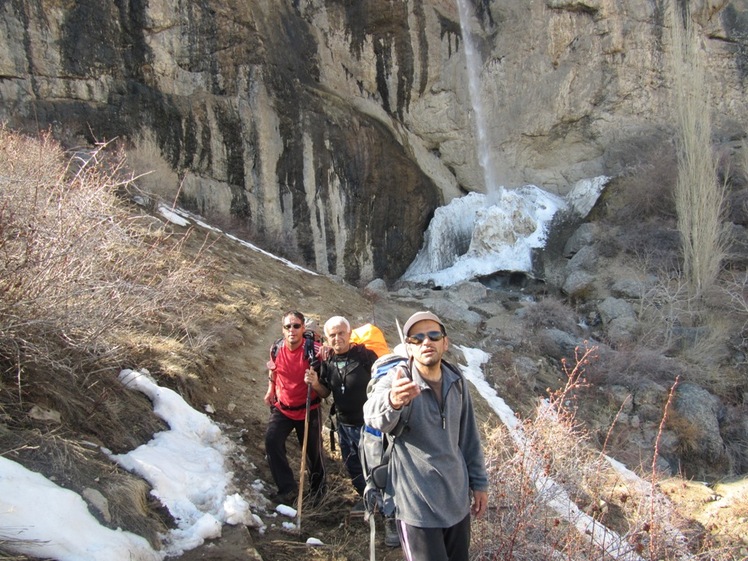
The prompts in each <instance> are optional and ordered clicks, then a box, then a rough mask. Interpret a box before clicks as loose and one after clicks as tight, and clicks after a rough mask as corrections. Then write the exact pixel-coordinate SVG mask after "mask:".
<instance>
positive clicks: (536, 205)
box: [402, 0, 609, 287]
mask: <svg viewBox="0 0 748 561" xmlns="http://www.w3.org/2000/svg"><path fill="white" fill-rule="evenodd" d="M470 2H471V0H457V6H458V8H459V15H460V30H461V32H462V43H463V45H464V46H465V61H466V67H467V77H468V86H469V92H470V104H471V106H472V113H473V121H474V123H475V132H476V138H477V143H476V150H477V153H478V160H479V163H480V166H481V169H482V170H483V177H484V181H485V185H486V194H482V193H470V194H468V195H466V196H464V197H460V198H457V199H453V200H452V201H451V202H450V203H449V204H447V205H446V206H443V207H440V208H438V209H436V211H435V212H434V217H433V218H432V220H431V223H430V224H429V227H428V230H427V231H426V233H425V235H424V244H423V247H421V249H420V251H419V252H418V255H416V258H415V259H414V260H413V262H412V263H411V264H410V266H409V267H408V269H407V270H406V271H405V273H404V274H403V276H402V279H403V280H406V281H410V282H415V283H422V284H426V283H434V284H435V285H438V286H442V287H445V286H451V285H454V284H457V283H459V282H462V281H465V280H472V279H479V278H483V277H489V276H491V275H493V274H494V273H496V272H500V271H503V272H524V273H529V272H531V271H532V270H533V263H532V254H533V250H535V249H538V248H542V247H544V246H545V242H546V236H547V234H548V228H549V225H550V223H551V220H552V219H553V217H554V216H555V214H556V213H557V212H558V211H559V210H562V209H563V210H569V209H570V210H571V211H573V212H574V213H575V214H578V215H580V216H586V214H587V213H588V212H589V210H590V209H591V208H592V205H593V204H594V201H596V200H597V198H598V196H599V195H600V192H601V191H602V189H603V188H604V187H605V185H606V184H607V182H608V180H609V178H608V177H605V176H599V177H596V178H593V179H585V180H580V181H579V182H577V184H576V185H574V187H572V189H571V191H570V192H569V193H568V194H567V196H566V197H565V198H564V197H560V196H558V195H554V194H552V193H548V192H547V191H544V190H543V189H541V188H539V187H537V186H535V185H524V186H522V187H519V188H512V189H509V190H507V189H505V188H504V186H502V185H500V184H499V181H498V179H497V175H496V173H497V169H496V163H495V162H494V157H493V156H494V155H493V153H492V151H491V142H490V141H489V140H490V139H489V138H488V130H487V129H488V127H487V124H488V120H487V119H486V116H485V115H484V113H485V109H484V107H483V99H482V96H481V76H480V74H481V72H480V70H481V68H482V62H481V60H480V56H479V55H478V52H477V50H476V48H475V42H474V41H473V39H474V37H475V35H474V34H473V33H471V26H470V25H469V22H471V21H473V20H474V21H475V22H476V25H477V24H478V22H477V18H475V16H474V15H473V11H472V8H471V4H470Z"/></svg>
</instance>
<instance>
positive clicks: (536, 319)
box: [523, 298, 579, 333]
mask: <svg viewBox="0 0 748 561" xmlns="http://www.w3.org/2000/svg"><path fill="white" fill-rule="evenodd" d="M523 322H524V324H525V325H526V326H527V327H528V328H529V329H531V330H532V331H537V330H538V329H547V328H555V329H560V330H562V331H567V332H569V333H574V332H577V331H578V330H579V320H578V318H577V317H576V314H575V313H574V310H572V309H571V308H569V307H567V306H565V305H564V304H563V303H562V302H560V301H558V300H555V299H553V298H544V299H542V300H539V301H538V302H537V303H535V304H533V305H531V306H528V307H527V308H526V313H525V315H524V316H523Z"/></svg>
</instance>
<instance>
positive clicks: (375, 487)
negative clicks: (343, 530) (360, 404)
mask: <svg viewBox="0 0 748 561" xmlns="http://www.w3.org/2000/svg"><path fill="white" fill-rule="evenodd" d="M442 364H443V365H444V366H446V367H447V368H449V369H450V370H452V371H454V372H456V373H457V374H458V375H459V378H460V379H459V383H458V391H459V392H460V394H461V395H462V394H463V391H464V390H463V385H464V380H463V377H462V373H461V372H460V370H459V369H458V368H457V367H455V366H453V365H452V364H450V363H448V362H447V361H445V360H444V359H442ZM400 365H402V366H404V367H405V369H406V373H407V376H408V378H412V377H413V376H412V373H411V372H412V370H411V369H412V368H413V359H412V358H407V357H404V356H402V355H399V354H394V353H390V354H386V355H383V356H381V357H380V358H379V359H378V360H377V361H376V362H375V363H374V365H373V366H372V367H371V381H370V382H369V385H368V387H367V390H366V393H367V394H368V395H371V393H372V391H373V389H374V385H375V384H376V383H377V381H379V380H380V379H381V378H382V376H384V375H385V374H386V373H387V372H389V371H390V370H391V369H392V368H394V367H396V366H400ZM409 420H410V404H408V405H406V406H405V408H404V409H403V413H402V414H401V416H400V422H399V423H398V425H397V426H396V427H395V430H394V431H393V432H391V433H389V434H382V432H381V431H379V430H377V429H375V428H373V427H370V426H368V425H364V428H363V430H362V431H361V439H360V440H359V446H358V447H359V458H360V459H361V467H362V468H363V471H364V479H365V480H366V487H365V488H364V505H365V506H366V511H367V515H369V516H370V515H371V514H373V513H374V512H376V511H379V512H382V513H383V514H384V515H385V516H390V515H392V513H393V512H394V510H395V503H394V500H393V497H391V496H388V495H386V494H385V492H384V490H385V487H386V486H387V478H388V469H389V461H390V456H391V455H392V450H393V448H394V443H395V440H396V439H397V438H398V437H399V436H400V435H401V434H402V433H403V431H405V430H406V428H407V426H408V422H409Z"/></svg>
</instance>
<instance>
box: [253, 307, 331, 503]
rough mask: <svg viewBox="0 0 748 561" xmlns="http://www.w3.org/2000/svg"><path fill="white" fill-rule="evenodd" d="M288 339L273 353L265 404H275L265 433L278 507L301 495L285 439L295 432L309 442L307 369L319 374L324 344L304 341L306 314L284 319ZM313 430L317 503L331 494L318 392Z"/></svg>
mask: <svg viewBox="0 0 748 561" xmlns="http://www.w3.org/2000/svg"><path fill="white" fill-rule="evenodd" d="M282 326H283V340H282V341H281V342H280V344H278V345H277V349H275V347H276V346H275V345H274V349H273V351H271V360H270V362H269V363H268V369H269V373H268V391H267V393H266V394H265V403H266V404H267V405H269V406H270V419H269V420H268V425H267V429H266V431H265V453H266V455H267V460H268V465H269V466H270V472H271V473H272V475H273V480H274V481H275V484H276V486H277V487H278V493H277V494H276V495H275V497H274V498H275V499H276V501H277V502H279V503H285V504H289V505H290V504H293V501H294V499H295V498H296V496H297V493H298V484H297V483H296V478H295V477H294V473H293V471H292V470H291V467H290V466H289V464H288V457H287V455H286V439H287V438H288V435H289V434H291V431H296V437H297V438H298V440H299V444H300V445H301V444H302V443H303V439H304V419H305V416H306V404H307V403H306V402H307V391H308V389H309V386H308V385H307V383H306V381H305V379H304V378H305V376H306V375H307V371H308V370H314V371H315V372H318V371H319V360H317V357H316V355H317V353H318V352H319V344H318V343H314V342H313V341H308V342H307V340H306V338H305V337H304V315H303V314H302V313H301V312H297V311H290V312H286V313H285V314H284V315H283V321H282ZM309 403H310V407H309V409H310V411H309V429H308V437H307V438H308V440H307V460H306V463H307V468H308V469H309V488H310V490H311V497H312V500H313V502H314V503H315V504H317V503H319V501H320V500H321V499H322V498H323V497H324V495H325V493H326V491H327V481H326V474H325V465H324V460H323V453H322V412H321V409H320V403H321V399H320V397H319V395H317V393H316V392H315V391H314V390H311V394H310V401H309Z"/></svg>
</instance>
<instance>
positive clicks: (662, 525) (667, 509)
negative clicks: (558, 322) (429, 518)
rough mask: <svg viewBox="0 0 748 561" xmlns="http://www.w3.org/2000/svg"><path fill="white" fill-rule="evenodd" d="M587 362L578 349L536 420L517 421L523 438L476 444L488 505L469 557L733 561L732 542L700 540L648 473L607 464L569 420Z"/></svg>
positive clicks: (494, 436)
mask: <svg viewBox="0 0 748 561" xmlns="http://www.w3.org/2000/svg"><path fill="white" fill-rule="evenodd" d="M591 361H594V348H591V349H587V350H585V351H581V350H580V351H578V355H577V358H576V361H575V363H574V364H570V365H569V366H568V367H567V366H566V365H564V373H565V374H566V378H567V384H566V386H565V387H563V388H562V389H560V390H558V391H556V392H552V393H551V394H550V395H549V397H548V399H547V400H545V401H543V402H542V403H541V404H539V405H538V407H537V410H536V414H535V416H534V418H533V419H531V420H525V421H524V422H523V423H522V424H521V428H520V431H519V433H520V434H521V438H518V436H517V433H513V432H512V431H510V430H508V429H506V428H505V427H501V428H498V429H493V430H491V431H490V433H489V434H488V437H487V438H486V441H485V443H484V446H485V450H486V459H487V463H488V470H489V480H490V492H491V496H490V500H489V504H490V505H492V507H491V509H490V511H489V513H488V514H487V516H486V517H485V518H484V519H483V520H481V521H478V522H476V523H474V525H473V529H474V537H473V556H472V558H473V559H477V560H481V561H483V560H491V561H498V560H507V561H508V560H512V561H515V560H527V561H534V560H537V559H559V560H561V559H573V560H575V561H585V560H608V559H627V560H629V561H631V560H640V561H641V560H645V559H646V560H668V561H670V560H676V559H693V560H696V559H699V560H701V559H704V560H706V559H711V560H712V561H717V560H724V561H736V560H737V559H739V558H741V557H740V556H741V553H740V551H741V550H740V545H739V541H738V542H737V545H736V542H735V541H734V540H733V541H732V542H730V541H729V540H727V543H724V544H716V543H709V542H708V540H706V541H704V535H703V532H702V530H701V529H700V528H699V527H698V526H697V525H694V524H692V523H691V522H690V521H689V519H688V518H687V517H685V516H682V515H681V514H680V513H679V512H678V509H677V508H676V505H674V504H673V503H671V502H670V500H669V499H668V497H667V496H666V494H665V493H663V492H662V491H661V490H660V489H659V474H658V473H657V472H655V471H654V468H653V471H652V473H650V474H649V476H645V477H644V478H643V479H641V478H637V477H635V476H633V474H630V472H625V471H620V470H619V469H616V468H615V467H614V465H613V464H612V463H611V462H610V461H609V460H608V459H607V457H606V456H605V445H603V450H602V451H601V450H600V449H599V448H598V447H596V446H594V445H593V444H592V443H591V439H590V438H589V435H588V434H587V433H586V431H585V430H584V429H583V428H582V426H581V424H580V423H579V422H578V420H577V401H576V395H577V394H579V393H580V392H582V391H583V390H584V387H585V381H584V372H585V369H586V368H587V367H589V366H590V362H591ZM668 406H669V402H668V404H666V405H665V406H664V409H663V421H662V424H663V425H664V423H665V420H666V412H667V410H668ZM614 423H615V421H614ZM656 455H657V454H656V450H655V457H656ZM652 465H653V466H654V465H655V462H654V461H653V462H652ZM567 500H570V502H567ZM577 507H578V509H579V510H577ZM600 535H602V536H604V537H603V538H602V539H601V538H600ZM593 536H597V538H594V537H593Z"/></svg>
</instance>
